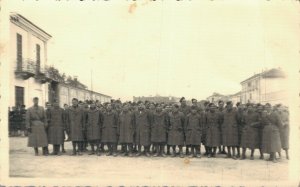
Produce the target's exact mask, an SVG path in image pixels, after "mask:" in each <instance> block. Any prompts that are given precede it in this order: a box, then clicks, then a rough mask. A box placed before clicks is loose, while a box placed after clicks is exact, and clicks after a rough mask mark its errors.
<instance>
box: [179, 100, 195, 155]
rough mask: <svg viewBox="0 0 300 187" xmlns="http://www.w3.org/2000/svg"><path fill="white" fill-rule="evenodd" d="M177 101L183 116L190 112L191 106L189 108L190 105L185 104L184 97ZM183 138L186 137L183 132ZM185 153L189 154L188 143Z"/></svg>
mask: <svg viewBox="0 0 300 187" xmlns="http://www.w3.org/2000/svg"><path fill="white" fill-rule="evenodd" d="M179 102H180V108H179V111H180V112H182V113H183V114H184V118H186V116H187V115H188V114H189V113H190V110H191V108H190V106H188V105H187V104H186V100H185V97H182V98H181V99H180V101H179ZM196 102H197V101H196ZM185 139H186V135H185V133H184V141H185ZM185 154H186V155H189V154H190V146H189V145H186V148H185Z"/></svg>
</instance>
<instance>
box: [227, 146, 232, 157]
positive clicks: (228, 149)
mask: <svg viewBox="0 0 300 187" xmlns="http://www.w3.org/2000/svg"><path fill="white" fill-rule="evenodd" d="M230 149H231V148H230V147H229V146H228V147H227V151H228V153H227V155H226V158H231V150H230Z"/></svg>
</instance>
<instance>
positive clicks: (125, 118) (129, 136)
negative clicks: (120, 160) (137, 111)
mask: <svg viewBox="0 0 300 187" xmlns="http://www.w3.org/2000/svg"><path fill="white" fill-rule="evenodd" d="M119 130H120V132H119V134H120V136H119V143H120V144H121V145H122V147H123V149H124V153H123V156H126V155H128V156H130V157H132V156H133V136H134V132H135V125H134V115H133V113H132V112H131V111H130V110H129V105H128V104H125V105H124V107H123V110H122V112H121V113H120V115H119Z"/></svg>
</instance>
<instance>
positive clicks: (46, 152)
mask: <svg viewBox="0 0 300 187" xmlns="http://www.w3.org/2000/svg"><path fill="white" fill-rule="evenodd" d="M43 155H44V156H48V151H47V147H43Z"/></svg>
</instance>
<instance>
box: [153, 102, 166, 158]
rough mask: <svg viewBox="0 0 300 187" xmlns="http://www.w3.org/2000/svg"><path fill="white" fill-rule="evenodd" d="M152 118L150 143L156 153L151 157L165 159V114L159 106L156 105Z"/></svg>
mask: <svg viewBox="0 0 300 187" xmlns="http://www.w3.org/2000/svg"><path fill="white" fill-rule="evenodd" d="M152 118H153V119H152V124H151V142H152V143H153V145H154V146H155V150H156V153H155V154H154V155H153V156H155V157H157V156H163V157H165V156H166V155H165V151H164V149H165V145H166V142H167V113H166V112H164V111H163V110H162V106H161V105H157V107H156V109H155V111H154V112H153V115H152Z"/></svg>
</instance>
